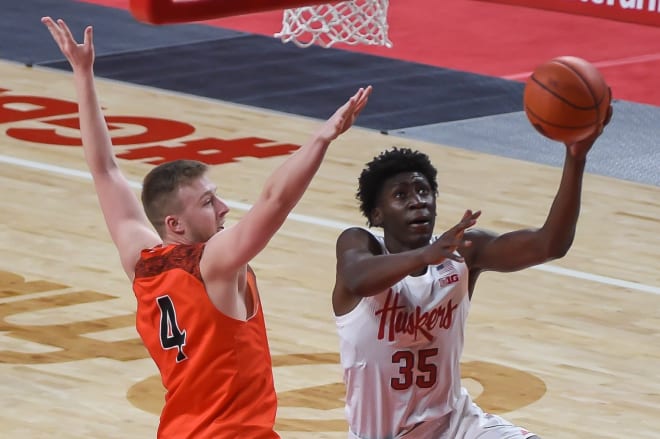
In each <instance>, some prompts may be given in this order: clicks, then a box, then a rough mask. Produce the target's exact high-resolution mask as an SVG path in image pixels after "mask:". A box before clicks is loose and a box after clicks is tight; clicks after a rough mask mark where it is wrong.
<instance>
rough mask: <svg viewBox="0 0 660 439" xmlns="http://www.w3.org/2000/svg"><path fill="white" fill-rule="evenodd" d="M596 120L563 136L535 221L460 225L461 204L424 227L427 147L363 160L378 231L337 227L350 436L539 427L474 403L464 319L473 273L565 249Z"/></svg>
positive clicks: (499, 434) (517, 265)
mask: <svg viewBox="0 0 660 439" xmlns="http://www.w3.org/2000/svg"><path fill="white" fill-rule="evenodd" d="M609 115H610V117H611V110H610V113H609ZM607 121H609V117H608V118H607ZM601 132H602V127H601V129H600V130H599V131H598V133H595V134H594V135H592V136H591V137H590V138H588V139H586V140H583V141H581V142H578V143H576V144H572V145H567V148H566V159H565V162H564V169H563V175H562V178H561V183H560V185H559V190H558V191H557V195H556V196H555V199H554V202H553V204H552V207H551V208H550V212H549V213H548V216H547V219H546V221H545V224H544V225H543V226H542V227H540V228H536V229H526V230H518V231H514V232H509V233H505V234H502V235H497V234H494V233H491V232H488V231H484V230H478V229H470V228H471V227H472V226H473V225H475V223H476V220H477V218H478V217H479V214H480V212H472V211H470V210H468V211H466V213H465V215H464V216H463V218H462V219H461V221H460V222H459V223H458V224H457V225H456V226H454V227H453V228H452V229H450V230H448V231H447V232H445V233H444V234H443V235H441V236H440V237H437V238H433V237H432V235H433V227H434V223H435V217H436V197H437V189H438V185H437V182H436V170H435V168H434V167H433V166H432V164H431V163H430V162H429V159H428V157H427V156H426V155H425V154H422V153H420V152H415V151H411V150H410V149H405V148H401V149H399V148H394V149H391V150H388V151H385V152H383V153H381V154H380V155H379V156H378V157H376V158H374V159H373V160H372V161H371V162H370V163H368V164H367V166H366V168H365V169H364V170H363V171H362V174H361V176H360V179H359V189H358V193H357V197H358V199H359V201H360V203H361V205H360V208H361V210H362V212H363V214H364V215H365V216H366V217H367V220H368V224H369V226H374V227H381V228H382V229H383V232H384V236H383V237H380V236H376V235H374V234H372V233H371V232H370V231H368V230H366V229H363V228H357V227H354V228H349V229H347V230H345V231H344V232H342V234H341V235H340V236H339V238H338V240H337V277H336V284H335V288H334V291H333V297H332V303H333V308H334V312H335V319H336V323H337V329H338V332H339V338H340V354H341V364H342V367H343V369H344V382H345V384H346V416H347V418H348V423H349V438H352V439H393V438H406V439H477V438H478V439H528V438H536V439H538V437H537V436H535V435H534V434H532V433H530V432H528V431H526V430H524V429H523V428H520V427H518V426H514V425H512V424H511V423H509V422H507V421H506V420H504V419H502V418H501V417H499V416H496V415H491V414H487V413H484V412H483V411H482V410H481V409H480V408H479V407H478V406H476V405H475V404H474V403H473V402H472V400H471V398H470V396H469V395H468V393H467V391H466V390H465V389H464V388H462V387H461V371H460V357H461V353H462V351H463V339H464V330H465V323H466V320H467V315H468V311H469V309H470V299H471V297H472V293H473V291H474V286H475V282H476V280H477V277H478V276H479V273H481V272H482V271H486V270H493V271H503V272H510V271H515V270H520V269H523V268H526V267H530V266H532V265H536V264H541V263H543V262H546V261H549V260H552V259H556V258H560V257H562V256H564V255H565V254H566V252H567V251H568V249H569V248H570V246H571V244H572V242H573V237H574V235H575V227H576V223H577V219H578V214H579V210H580V194H581V182H582V176H583V173H584V166H585V161H586V155H587V152H588V151H589V149H590V148H591V146H592V144H593V142H594V141H595V140H596V138H597V137H598V135H599V134H600V133H601Z"/></svg>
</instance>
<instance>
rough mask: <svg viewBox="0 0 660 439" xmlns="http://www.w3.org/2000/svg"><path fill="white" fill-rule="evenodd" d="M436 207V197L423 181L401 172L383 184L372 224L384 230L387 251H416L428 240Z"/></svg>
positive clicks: (431, 232)
mask: <svg viewBox="0 0 660 439" xmlns="http://www.w3.org/2000/svg"><path fill="white" fill-rule="evenodd" d="M435 206H436V205H435V194H434V193H433V190H432V189H431V185H430V184H429V182H428V180H427V179H426V177H424V175H423V174H421V173H419V172H404V173H401V174H397V175H395V176H393V177H390V178H389V179H387V180H386V181H385V183H384V185H383V188H382V189H381V193H380V196H379V199H378V205H377V207H376V209H375V210H374V215H373V218H372V219H373V220H374V221H372V222H373V224H374V225H378V226H381V227H382V228H383V231H384V233H385V241H386V244H387V247H388V249H389V251H391V252H400V251H404V250H408V249H413V248H418V247H421V246H424V245H427V244H428V243H429V239H431V236H432V234H433V227H434V225H435V215H436V211H435Z"/></svg>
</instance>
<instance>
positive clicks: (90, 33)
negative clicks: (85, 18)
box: [83, 26, 94, 47]
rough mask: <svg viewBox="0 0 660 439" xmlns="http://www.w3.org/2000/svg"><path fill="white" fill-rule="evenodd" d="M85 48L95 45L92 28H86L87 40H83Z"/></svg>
mask: <svg viewBox="0 0 660 439" xmlns="http://www.w3.org/2000/svg"><path fill="white" fill-rule="evenodd" d="M83 42H84V44H85V46H88V47H91V46H92V45H93V44H94V29H93V28H92V26H87V27H86V28H85V38H84V40H83Z"/></svg>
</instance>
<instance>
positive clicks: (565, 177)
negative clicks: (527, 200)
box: [459, 110, 611, 296]
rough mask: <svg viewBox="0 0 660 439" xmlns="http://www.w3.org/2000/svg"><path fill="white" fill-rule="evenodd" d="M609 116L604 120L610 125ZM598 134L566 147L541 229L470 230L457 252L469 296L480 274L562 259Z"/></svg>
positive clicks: (573, 235)
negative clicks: (462, 261) (463, 265)
mask: <svg viewBox="0 0 660 439" xmlns="http://www.w3.org/2000/svg"><path fill="white" fill-rule="evenodd" d="M610 117H611V110H610V115H609V116H608V118H607V119H606V122H605V124H606V123H607V122H609V119H610ZM601 132H602V127H601V128H600V129H599V130H598V132H597V133H594V134H593V135H592V136H590V137H588V138H587V139H585V140H582V141H580V142H577V143H575V144H571V145H566V159H565V161H564V168H563V173H562V177H561V182H560V183H559V189H558V191H557V195H556V196H555V199H554V201H553V203H552V206H551V207H550V211H549V213H548V216H547V218H546V221H545V223H544V224H543V226H542V227H540V228H537V229H527V230H517V231H514V232H509V233H504V234H502V235H497V234H494V233H490V232H486V231H483V230H469V231H467V232H465V238H466V239H467V240H469V241H471V242H472V245H471V246H470V247H467V248H464V249H459V252H460V253H461V255H462V256H463V257H464V258H465V262H466V264H467V265H468V268H469V270H470V285H469V290H470V296H472V291H473V289H474V284H475V281H476V279H477V277H478V275H479V273H480V272H482V271H486V270H493V271H500V272H510V271H517V270H521V269H523V268H527V267H530V266H532V265H537V264H542V263H544V262H548V261H551V260H553V259H557V258H561V257H563V256H564V255H565V254H566V253H567V252H568V250H569V248H570V247H571V245H572V243H573V239H574V238H575V229H576V225H577V220H578V216H579V213H580V198H581V193H582V178H583V176H584V167H585V164H586V156H587V152H588V151H589V149H590V148H591V146H592V145H593V143H594V142H595V141H596V139H597V138H598V136H599V135H600V133H601Z"/></svg>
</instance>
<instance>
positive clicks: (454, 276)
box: [435, 262, 460, 287]
mask: <svg viewBox="0 0 660 439" xmlns="http://www.w3.org/2000/svg"><path fill="white" fill-rule="evenodd" d="M435 269H436V270H437V271H438V275H439V276H440V280H439V281H438V283H439V284H440V286H441V287H446V286H447V285H451V284H454V283H456V282H458V281H459V280H460V278H459V277H458V273H457V272H456V269H455V268H454V266H453V265H452V264H451V263H449V262H444V263H442V264H440V265H436V267H435Z"/></svg>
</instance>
